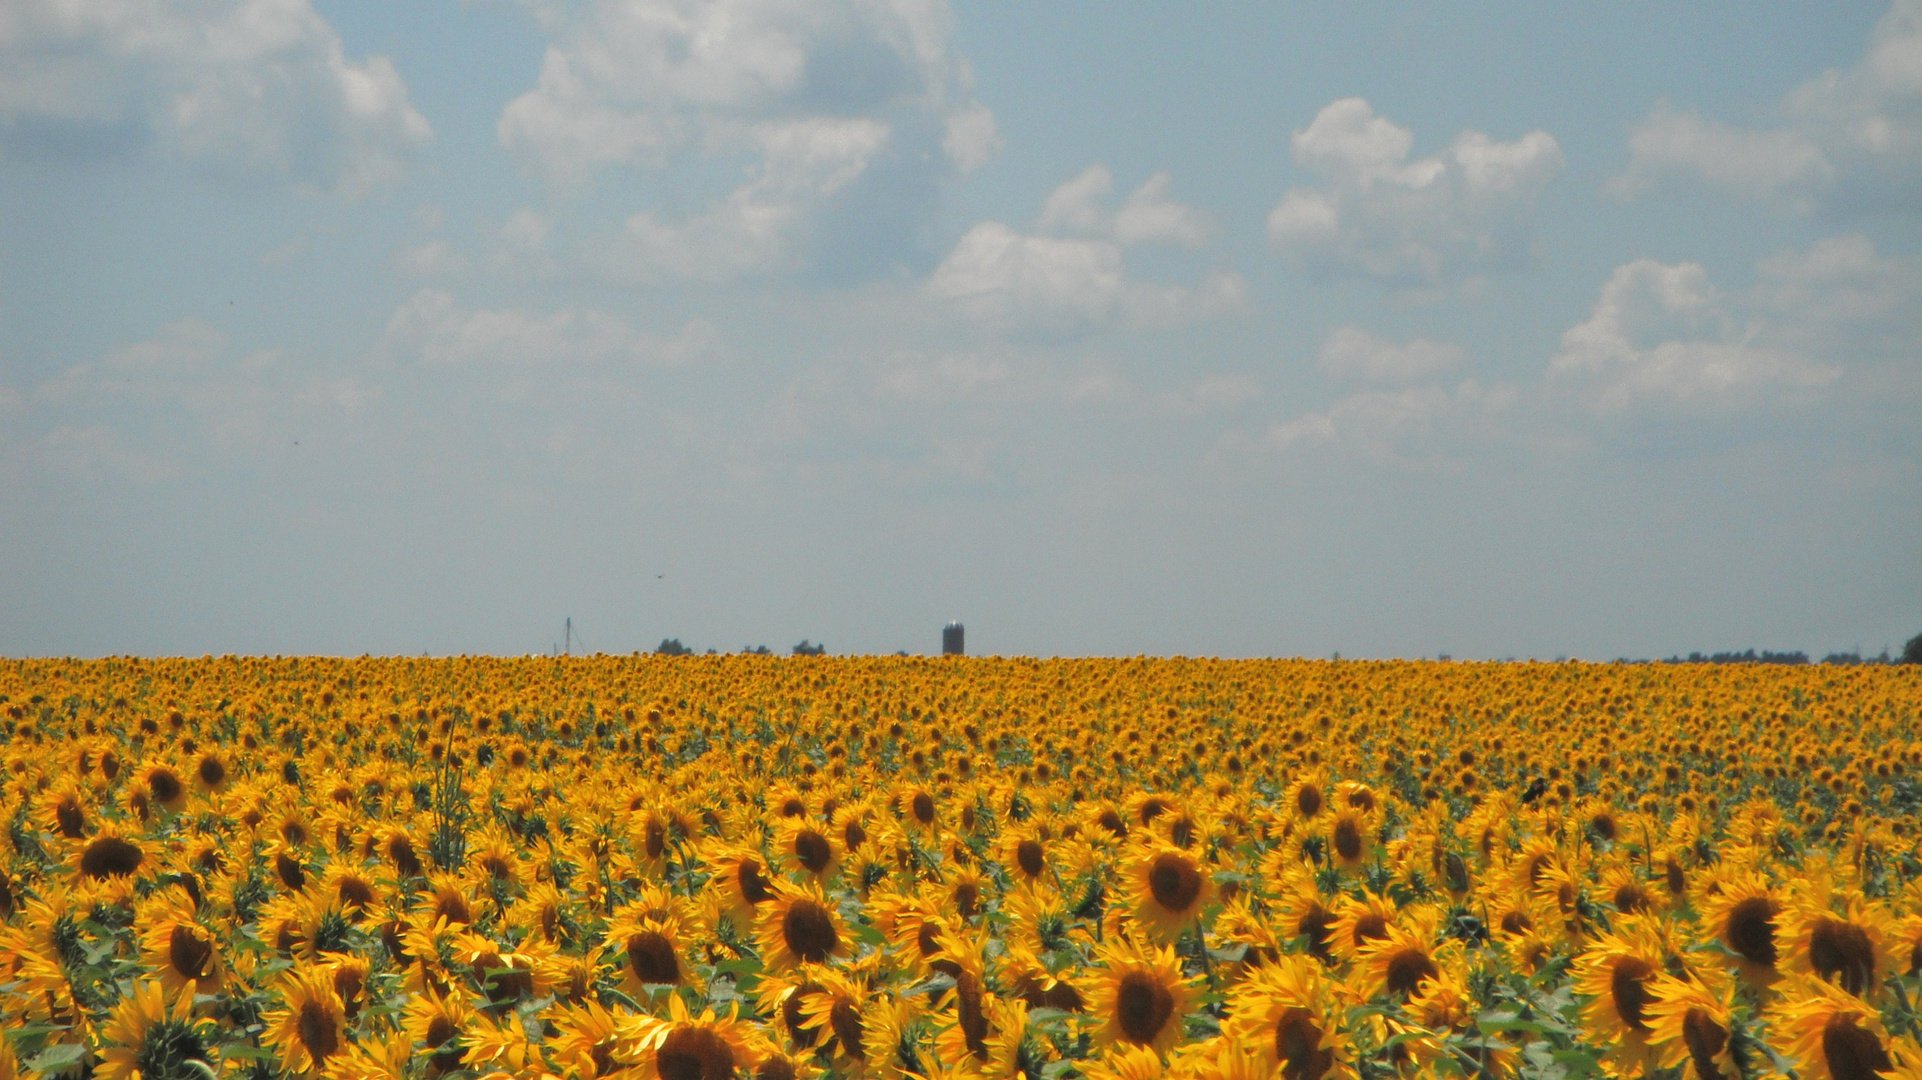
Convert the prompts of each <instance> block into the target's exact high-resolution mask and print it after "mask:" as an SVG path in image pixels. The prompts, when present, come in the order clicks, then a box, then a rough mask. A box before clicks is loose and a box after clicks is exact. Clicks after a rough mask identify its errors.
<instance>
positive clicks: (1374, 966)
mask: <svg viewBox="0 0 1922 1080" xmlns="http://www.w3.org/2000/svg"><path fill="white" fill-rule="evenodd" d="M1435 922H1436V919H1435V917H1434V913H1433V909H1429V911H1428V913H1427V914H1426V917H1421V918H1415V917H1411V918H1409V919H1408V920H1407V921H1406V922H1404V923H1401V924H1396V925H1391V926H1390V927H1388V932H1387V933H1386V934H1384V935H1383V936H1382V937H1379V938H1375V939H1373V940H1370V941H1369V942H1368V943H1367V944H1366V945H1363V946H1362V947H1361V948H1360V950H1359V951H1357V953H1356V955H1355V962H1356V965H1357V966H1356V975H1357V976H1358V977H1359V978H1360V980H1361V983H1362V985H1363V986H1365V987H1366V988H1367V996H1368V997H1371V998H1372V997H1377V996H1380V995H1383V994H1386V995H1387V996H1388V997H1390V998H1393V999H1395V1000H1397V1001H1401V1002H1405V1001H1407V1000H1408V999H1409V998H1411V997H1413V996H1415V995H1416V994H1417V993H1419V992H1420V991H1421V990H1422V988H1423V987H1424V986H1426V985H1427V984H1428V983H1430V982H1432V981H1433V980H1436V979H1439V978H1440V977H1441V972H1442V968H1441V963H1440V958H1439V957H1438V955H1437V950H1436V949H1435V947H1434V946H1433V945H1432V944H1431V942H1432V941H1433V938H1434V925H1435Z"/></svg>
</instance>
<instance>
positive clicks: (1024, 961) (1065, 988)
mask: <svg viewBox="0 0 1922 1080" xmlns="http://www.w3.org/2000/svg"><path fill="white" fill-rule="evenodd" d="M1049 955H1050V956H1053V955H1055V954H1053V953H1050V954H1049ZM1067 974H1068V972H1067V970H1066V965H1065V964H1064V965H1063V967H1062V968H1061V969H1055V968H1050V967H1049V965H1048V963H1047V962H1046V961H1044V960H1042V958H1041V957H1040V956H1037V955H1036V954H1035V953H1034V951H1033V950H1031V949H1029V948H1028V947H1027V946H1025V945H1014V946H1010V947H1009V948H1008V951H1007V952H1006V953H1004V954H1002V957H1001V968H1000V973H999V981H1000V984H1001V985H1003V986H1005V987H1007V988H1008V989H1009V990H1010V991H1011V992H1012V993H1013V994H1014V995H1015V996H1016V997H1019V998H1021V1000H1023V1001H1025V1002H1027V1003H1028V1007H1029V1008H1034V1009H1060V1010H1061V1011H1063V1012H1071V1013H1078V1012H1081V1011H1082V1010H1083V1009H1084V1008H1085V1007H1086V1004H1087V1003H1086V1002H1085V1001H1083V1000H1082V997H1081V991H1080V990H1078V989H1076V988H1075V985H1074V983H1072V982H1070V981H1068V980H1067V979H1066V978H1065V977H1064V976H1066V975H1067Z"/></svg>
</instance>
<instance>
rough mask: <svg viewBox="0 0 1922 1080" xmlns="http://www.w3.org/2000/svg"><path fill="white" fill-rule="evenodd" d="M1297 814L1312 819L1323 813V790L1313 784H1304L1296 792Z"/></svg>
mask: <svg viewBox="0 0 1922 1080" xmlns="http://www.w3.org/2000/svg"><path fill="white" fill-rule="evenodd" d="M1295 812H1296V813H1298V814H1300V815H1301V816H1302V817H1305V818H1310V817H1314V816H1315V815H1316V814H1319V813H1321V789H1320V788H1318V787H1316V786H1315V785H1313V784H1303V785H1301V787H1300V788H1299V789H1297V790H1296V791H1295Z"/></svg>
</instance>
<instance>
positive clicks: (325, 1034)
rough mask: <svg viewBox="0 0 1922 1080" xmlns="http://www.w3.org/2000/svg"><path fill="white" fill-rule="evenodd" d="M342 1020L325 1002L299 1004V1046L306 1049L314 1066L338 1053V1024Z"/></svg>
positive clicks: (311, 1001)
mask: <svg viewBox="0 0 1922 1080" xmlns="http://www.w3.org/2000/svg"><path fill="white" fill-rule="evenodd" d="M344 1019H345V1017H342V1016H341V1015H340V1014H339V1013H337V1012H335V1011H334V1010H333V1009H331V1008H329V1007H328V1003H327V1002H325V1001H314V1000H311V999H310V1000H307V1001H303V1002H301V1003H300V1016H299V1019H298V1021H297V1030H298V1033H299V1035H300V1045H301V1046H302V1047H305V1048H306V1050H307V1053H308V1055H309V1056H311V1057H312V1058H313V1059H314V1063H315V1064H319V1063H321V1062H323V1061H326V1060H327V1059H328V1058H330V1057H333V1056H334V1055H335V1054H336V1053H339V1052H340V1024H341V1022H342V1021H343V1020H344Z"/></svg>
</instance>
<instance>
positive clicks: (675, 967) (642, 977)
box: [627, 930, 681, 986]
mask: <svg viewBox="0 0 1922 1080" xmlns="http://www.w3.org/2000/svg"><path fill="white" fill-rule="evenodd" d="M627 966H628V970H630V971H632V972H633V973H634V978H635V979H637V980H639V981H640V982H643V983H658V984H660V985H662V986H679V985H681V959H680V957H678V956H676V955H675V953H674V943H673V942H672V941H669V940H668V937H667V935H666V934H663V933H661V932H660V931H659V930H643V931H641V932H640V933H638V934H632V935H629V937H628V939H627Z"/></svg>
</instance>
